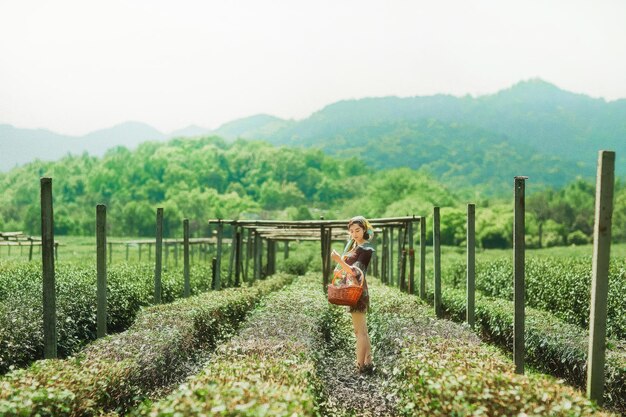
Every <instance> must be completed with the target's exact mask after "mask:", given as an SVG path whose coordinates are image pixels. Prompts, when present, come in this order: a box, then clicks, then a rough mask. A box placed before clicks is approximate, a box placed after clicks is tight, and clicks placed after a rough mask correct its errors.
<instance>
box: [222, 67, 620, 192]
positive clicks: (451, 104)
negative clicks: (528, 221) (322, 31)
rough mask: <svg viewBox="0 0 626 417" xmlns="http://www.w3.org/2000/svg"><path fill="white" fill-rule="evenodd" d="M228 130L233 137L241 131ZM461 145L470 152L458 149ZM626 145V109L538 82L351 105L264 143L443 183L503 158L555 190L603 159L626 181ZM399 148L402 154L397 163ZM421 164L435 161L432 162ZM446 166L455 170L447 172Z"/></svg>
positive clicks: (337, 106)
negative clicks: (437, 177)
mask: <svg viewBox="0 0 626 417" xmlns="http://www.w3.org/2000/svg"><path fill="white" fill-rule="evenodd" d="M445 126H447V127H448V128H447V129H446V128H445ZM230 128H231V129H232V130H236V129H237V128H238V126H237V123H236V122H234V123H233V124H231V125H230ZM442 129H443V130H442ZM394 131H395V133H392V132H394ZM373 132H377V133H376V134H373ZM400 132H401V133H400ZM371 133H372V134H371ZM461 137H462V138H463V140H464V141H465V142H463V143H459V142H458V139H459V138H461ZM398 138H402V141H401V142H398ZM485 138H489V140H487V141H486V142H485V141H484V139H485ZM625 138H626V100H624V99H621V100H616V101H612V102H606V101H605V100H603V99H596V98H591V97H589V96H586V95H583V94H575V93H571V92H568V91H564V90H561V89H559V88H558V87H556V86H555V85H553V84H550V83H548V82H545V81H543V80H540V79H531V80H528V81H522V82H519V83H517V84H515V85H514V86H512V87H511V88H508V89H506V90H502V91H500V92H498V93H496V94H493V95H486V96H480V97H476V98H474V97H471V96H464V97H454V96H450V95H441V94H439V95H434V96H424V97H408V98H399V97H380V98H364V99H360V100H344V101H340V102H337V103H333V104H331V105H328V106H326V107H324V108H323V109H321V110H320V111H318V112H316V113H314V114H312V115H311V116H310V117H308V118H306V119H304V120H301V121H298V122H294V123H291V124H289V125H287V124H286V125H284V126H283V127H282V128H281V129H279V130H277V131H276V132H275V133H273V134H271V135H268V136H264V137H263V139H264V140H267V141H268V142H270V143H274V144H281V145H283V144H286V145H295V146H303V147H319V148H322V149H323V150H324V151H326V152H328V153H330V154H341V155H351V154H359V155H363V157H364V158H365V159H366V161H367V162H368V163H369V164H371V165H372V166H385V167H388V166H404V165H406V166H409V167H411V168H422V167H424V168H429V169H431V168H432V167H433V166H438V169H437V170H435V171H434V172H435V173H438V174H441V175H443V174H445V173H448V174H450V175H452V174H453V173H454V172H460V171H466V170H467V169H468V167H469V166H471V165H476V164H478V165H477V167H478V168H479V167H480V166H481V163H480V162H479V161H480V160H481V158H482V157H484V156H489V157H490V158H493V157H494V156H496V155H498V154H500V155H501V156H500V161H499V162H500V163H501V164H502V165H503V166H504V167H509V168H512V167H514V166H518V167H519V169H516V172H517V173H518V175H533V176H534V179H540V182H541V183H544V181H547V182H546V184H551V185H561V184H563V183H566V182H569V181H571V180H573V179H574V178H575V177H576V176H577V175H580V176H583V177H586V178H591V177H593V176H594V175H595V169H596V162H597V155H598V151H599V150H601V149H606V150H613V151H615V152H616V154H617V159H616V174H617V175H618V176H625V175H626V140H624V139H625ZM394 141H395V142H394ZM496 143H499V144H498V145H497V146H495V145H496ZM392 144H393V146H392ZM387 145H389V146H387ZM494 146H495V147H494ZM506 146H508V148H506ZM398 147H401V148H402V149H403V150H404V151H403V152H401V153H397V152H396V153H394V151H393V150H394V149H398ZM437 149H438V150H439V151H438V152H432V151H431V150H437ZM460 149H463V152H458V150H460ZM374 150H375V151H374ZM424 154H428V155H430V159H429V160H428V161H426V160H424V158H423V157H422V155H424ZM509 157H511V158H514V160H517V161H518V162H519V163H522V162H525V161H528V164H531V163H532V165H533V167H530V166H528V167H526V166H525V165H524V164H521V165H520V164H519V163H513V160H511V163H510V164H508V163H507V162H506V160H507V158H509ZM466 164H469V165H467V166H466ZM446 165H450V167H449V169H450V170H449V171H445V172H444V171H442V170H443V168H442V167H444V166H446ZM453 166H454V167H453ZM510 173H511V172H510V169H507V170H504V171H503V170H496V171H493V170H488V169H487V168H486V167H485V169H483V171H482V174H481V177H483V178H489V177H492V176H494V175H498V176H502V177H503V178H504V177H507V178H508V177H509V176H510Z"/></svg>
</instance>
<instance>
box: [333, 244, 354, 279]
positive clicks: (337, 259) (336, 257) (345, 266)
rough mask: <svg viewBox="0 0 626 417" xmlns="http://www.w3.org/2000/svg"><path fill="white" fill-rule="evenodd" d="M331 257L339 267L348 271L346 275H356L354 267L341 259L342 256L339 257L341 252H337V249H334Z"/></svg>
mask: <svg viewBox="0 0 626 417" xmlns="http://www.w3.org/2000/svg"><path fill="white" fill-rule="evenodd" d="M330 257H331V258H332V259H333V260H334V261H335V262H337V263H338V264H339V265H341V268H342V269H343V270H344V271H346V274H350V275H354V269H352V267H351V266H350V265H348V264H347V263H346V261H344V260H343V259H341V255H339V252H337V251H336V250H335V249H333V250H332V252H331V253H330Z"/></svg>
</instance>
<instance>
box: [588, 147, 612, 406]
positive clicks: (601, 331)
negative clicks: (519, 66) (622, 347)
mask: <svg viewBox="0 0 626 417" xmlns="http://www.w3.org/2000/svg"><path fill="white" fill-rule="evenodd" d="M614 182H615V152H610V151H600V152H599V153H598V172H597V178H596V214H595V220H594V225H593V262H592V264H593V266H592V268H593V272H592V281H591V309H590V315H589V325H590V327H589V354H588V356H587V357H588V359H587V361H588V362H587V396H588V397H589V398H590V399H592V400H595V401H596V402H597V403H598V404H600V405H602V403H603V397H604V361H605V350H606V315H607V299H608V292H609V260H610V253H611V226H612V216H613V184H614Z"/></svg>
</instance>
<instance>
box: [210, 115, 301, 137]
mask: <svg viewBox="0 0 626 417" xmlns="http://www.w3.org/2000/svg"><path fill="white" fill-rule="evenodd" d="M294 125H296V122H294V121H290V120H284V119H280V118H278V117H274V116H270V115H267V114H257V115H255V116H250V117H245V118H243V119H237V120H234V121H232V122H228V123H225V124H223V125H222V126H220V127H219V128H218V129H217V130H215V131H214V132H213V134H215V135H217V136H221V137H223V138H224V139H230V140H233V139H237V138H242V139H261V140H263V139H266V138H270V137H275V136H276V135H279V134H280V132H282V131H284V130H285V129H289V128H290V127H292V126H294Z"/></svg>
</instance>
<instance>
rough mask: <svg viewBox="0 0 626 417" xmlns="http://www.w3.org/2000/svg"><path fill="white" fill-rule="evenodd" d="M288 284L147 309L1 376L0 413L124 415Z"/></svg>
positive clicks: (285, 279)
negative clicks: (79, 345) (60, 353)
mask: <svg viewBox="0 0 626 417" xmlns="http://www.w3.org/2000/svg"><path fill="white" fill-rule="evenodd" d="M292 279H293V276H290V275H284V274H279V275H276V276H274V277H271V278H268V279H267V280H264V281H258V282H256V283H255V284H254V285H253V286H251V287H244V288H236V289H226V290H223V291H217V292H207V293H204V294H201V295H198V296H195V297H191V298H189V299H183V300H178V301H176V302H173V303H170V304H165V305H158V306H153V307H149V308H147V309H145V310H143V311H142V313H141V314H140V315H139V317H138V318H137V320H136V321H135V322H134V323H133V325H132V326H131V327H130V329H128V330H127V331H125V332H122V333H119V334H116V335H113V336H109V337H106V338H103V339H99V340H97V341H96V342H95V343H93V344H91V345H90V346H88V348H87V349H85V350H84V351H83V352H81V353H80V354H79V355H77V356H76V357H73V358H68V359H66V360H43V361H38V362H36V363H35V364H33V365H32V366H31V367H30V368H28V369H24V370H17V371H14V372H11V373H9V374H7V375H5V376H4V377H2V379H0V415H2V416H28V415H40V416H79V415H81V416H83V415H84V416H88V415H98V414H100V413H102V412H106V411H117V412H121V413H124V412H125V410H127V409H128V408H129V407H131V406H133V405H135V404H136V403H138V402H140V401H141V399H142V398H144V397H148V396H151V395H154V393H155V392H162V391H163V390H167V387H170V386H172V385H176V384H177V383H179V382H180V381H182V380H183V379H184V378H185V377H186V376H187V375H189V374H190V373H193V370H194V369H195V367H197V364H198V362H201V361H202V360H203V359H204V358H205V357H206V355H207V353H208V352H210V351H211V350H212V349H213V348H214V347H215V346H216V345H217V343H218V342H219V341H221V340H224V339H227V338H228V337H231V336H232V335H233V334H234V333H235V331H236V329H237V328H238V327H239V325H240V323H241V322H242V320H243V319H244V317H245V315H246V314H247V312H249V311H250V310H252V309H253V308H254V306H255V305H256V303H257V302H258V301H259V300H260V299H261V298H262V297H263V296H265V295H267V294H269V293H271V292H272V291H275V290H277V289H279V288H281V287H283V286H284V285H286V284H288V283H289V282H291V281H292Z"/></svg>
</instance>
